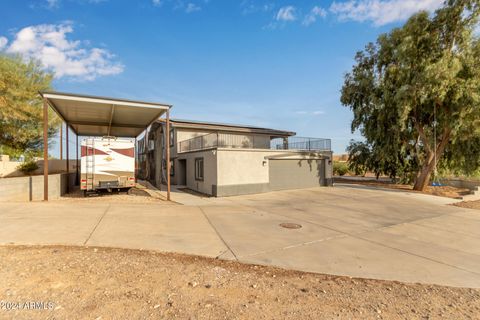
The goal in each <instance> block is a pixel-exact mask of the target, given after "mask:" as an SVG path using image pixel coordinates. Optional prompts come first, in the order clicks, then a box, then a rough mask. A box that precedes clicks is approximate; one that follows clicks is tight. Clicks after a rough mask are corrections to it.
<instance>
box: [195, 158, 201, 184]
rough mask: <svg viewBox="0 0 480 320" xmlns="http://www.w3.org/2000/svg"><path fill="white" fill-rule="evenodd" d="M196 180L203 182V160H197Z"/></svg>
mask: <svg viewBox="0 0 480 320" xmlns="http://www.w3.org/2000/svg"><path fill="white" fill-rule="evenodd" d="M195 180H200V181H203V158H195Z"/></svg>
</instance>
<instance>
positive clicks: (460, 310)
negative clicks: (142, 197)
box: [0, 246, 480, 319]
mask: <svg viewBox="0 0 480 320" xmlns="http://www.w3.org/2000/svg"><path fill="white" fill-rule="evenodd" d="M0 300H1V301H2V304H3V305H2V309H1V310H0V318H2V319H32V318H44V319H46V318H51V319H53V318H55V319H65V318H71V319H77V318H78V319H119V318H123V319H171V318H179V319H235V318H239V319H332V318H333V319H478V315H479V314H480V290H476V289H465V288H452V287H442V286H435V285H420V284H404V283H400V282H392V281H379V280H366V279H356V278H350V277H339V276H329V275H322V274H312V273H303V272H297V271H288V270H282V269H278V268H273V267H263V266H254V265H246V264H240V263H237V262H232V261H222V260H215V259H209V258H201V257H195V256H187V255H180V254H164V253H156V252H151V251H141V250H124V249H110V248H88V247H63V246H47V247H45V246H32V247H30V246H3V247H0ZM25 302H27V303H25ZM31 302H44V303H45V304H44V305H40V304H38V303H37V306H42V307H43V309H42V310H35V308H32V306H35V304H32V303H31ZM6 306H8V307H10V308H11V307H12V306H13V307H16V308H17V310H7V309H9V308H7V307H6ZM25 306H27V308H25ZM28 306H29V307H30V308H28ZM18 308H22V309H21V310H18Z"/></svg>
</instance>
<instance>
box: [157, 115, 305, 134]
mask: <svg viewBox="0 0 480 320" xmlns="http://www.w3.org/2000/svg"><path fill="white" fill-rule="evenodd" d="M157 122H160V123H164V122H165V119H158V120H157ZM170 123H171V124H172V125H173V126H175V127H177V128H192V129H205V130H220V131H230V132H246V133H263V134H269V135H274V136H280V137H285V136H287V137H290V136H294V135H296V133H295V132H293V131H285V130H277V129H270V128H262V127H254V126H248V125H239V124H230V123H217V122H206V121H194V120H181V119H170Z"/></svg>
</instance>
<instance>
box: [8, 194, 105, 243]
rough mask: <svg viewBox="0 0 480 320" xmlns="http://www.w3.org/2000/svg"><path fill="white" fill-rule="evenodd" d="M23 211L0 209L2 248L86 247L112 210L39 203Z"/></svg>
mask: <svg viewBox="0 0 480 320" xmlns="http://www.w3.org/2000/svg"><path fill="white" fill-rule="evenodd" d="M21 207H22V209H21V210H19V207H18V206H15V207H9V206H5V205H4V204H1V205H0V212H1V213H0V243H1V244H71V245H83V244H84V242H85V241H86V240H87V239H88V237H89V236H90V234H91V232H92V230H93V228H94V227H95V225H96V224H97V223H98V221H99V219H100V217H101V216H102V215H103V214H104V212H105V211H106V210H108V207H109V206H108V204H94V205H92V204H86V205H82V206H70V205H67V204H61V203H41V202H39V203H25V204H22V205H21ZM7 208H9V209H10V210H7Z"/></svg>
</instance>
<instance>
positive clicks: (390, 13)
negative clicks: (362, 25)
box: [330, 0, 444, 26]
mask: <svg viewBox="0 0 480 320" xmlns="http://www.w3.org/2000/svg"><path fill="white" fill-rule="evenodd" d="M443 2H444V0H349V1H345V2H333V3H332V5H331V6H330V12H332V13H333V14H336V15H337V16H338V19H339V20H341V21H349V20H351V21H359V22H364V21H371V22H373V24H374V25H376V26H383V25H386V24H389V23H392V22H398V21H404V20H406V19H408V18H409V17H410V16H411V15H412V14H414V13H416V12H418V11H420V10H427V11H433V10H435V9H437V8H439V7H441V6H442V4H443Z"/></svg>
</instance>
